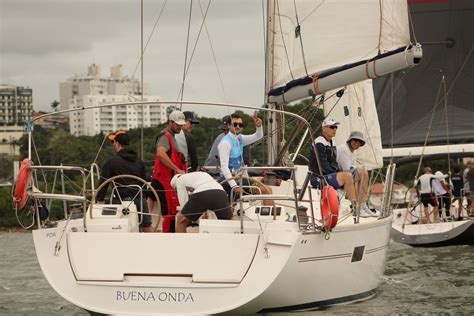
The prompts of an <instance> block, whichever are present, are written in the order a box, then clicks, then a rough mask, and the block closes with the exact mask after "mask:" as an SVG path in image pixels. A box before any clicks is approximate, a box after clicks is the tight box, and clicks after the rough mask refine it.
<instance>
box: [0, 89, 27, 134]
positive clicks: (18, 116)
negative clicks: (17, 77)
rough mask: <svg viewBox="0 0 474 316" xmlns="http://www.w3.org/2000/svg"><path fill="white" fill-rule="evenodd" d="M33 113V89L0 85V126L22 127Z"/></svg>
mask: <svg viewBox="0 0 474 316" xmlns="http://www.w3.org/2000/svg"><path fill="white" fill-rule="evenodd" d="M32 112H33V89H31V88H24V87H18V86H13V85H8V84H0V124H1V125H23V124H26V123H27V122H28V120H29V119H31V113H32Z"/></svg>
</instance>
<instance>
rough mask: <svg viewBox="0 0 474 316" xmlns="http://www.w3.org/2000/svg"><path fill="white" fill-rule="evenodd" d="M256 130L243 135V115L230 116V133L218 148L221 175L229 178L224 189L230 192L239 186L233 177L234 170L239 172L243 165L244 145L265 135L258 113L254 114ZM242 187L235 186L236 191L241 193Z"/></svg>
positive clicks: (236, 172)
mask: <svg viewBox="0 0 474 316" xmlns="http://www.w3.org/2000/svg"><path fill="white" fill-rule="evenodd" d="M253 121H254V123H255V127H256V131H255V133H254V134H252V135H242V134H241V131H242V128H243V126H244V124H243V120H242V117H241V116H240V115H239V114H237V113H234V114H232V115H231V116H230V121H229V124H228V127H229V133H227V135H225V136H224V137H223V138H222V140H221V142H220V143H219V145H218V146H217V149H218V151H219V162H220V167H221V177H222V178H224V179H226V180H228V182H227V183H225V184H224V189H225V190H226V192H227V193H230V191H231V189H232V188H233V187H235V186H237V182H236V181H235V180H233V179H231V178H232V171H233V172H234V174H238V173H239V171H240V168H241V167H242V165H243V148H244V146H247V145H250V144H253V143H255V142H256V141H258V140H260V139H261V138H262V137H263V129H262V120H261V119H260V118H259V117H257V116H256V115H254V116H253ZM239 189H240V188H235V189H234V192H236V193H239V192H240V190H239Z"/></svg>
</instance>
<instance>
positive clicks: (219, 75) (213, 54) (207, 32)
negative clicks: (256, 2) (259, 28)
mask: <svg viewBox="0 0 474 316" xmlns="http://www.w3.org/2000/svg"><path fill="white" fill-rule="evenodd" d="M211 1H212V0H209V4H208V5H207V9H206V14H204V13H203V12H202V5H201V1H198V3H199V9H200V10H201V16H202V19H203V21H204V28H205V29H206V34H207V39H208V40H209V46H210V48H211V52H212V59H213V60H214V65H216V71H217V76H218V77H219V83H220V85H221V89H222V95H223V97H224V100H227V94H226V92H225V89H224V81H223V80H222V76H221V72H220V70H219V64H218V63H217V58H216V53H215V51H214V46H213V45H212V40H211V35H210V34H209V29H208V27H207V23H206V22H205V21H206V16H207V10H208V9H209V5H210V4H211ZM262 1H263V0H262Z"/></svg>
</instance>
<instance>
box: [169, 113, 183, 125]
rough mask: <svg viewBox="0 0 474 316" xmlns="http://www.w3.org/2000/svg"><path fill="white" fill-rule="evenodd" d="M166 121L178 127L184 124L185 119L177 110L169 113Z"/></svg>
mask: <svg viewBox="0 0 474 316" xmlns="http://www.w3.org/2000/svg"><path fill="white" fill-rule="evenodd" d="M168 120H170V121H173V122H175V123H176V124H178V125H184V124H186V118H185V117H184V114H183V112H181V111H178V110H174V111H173V112H171V113H170V116H168Z"/></svg>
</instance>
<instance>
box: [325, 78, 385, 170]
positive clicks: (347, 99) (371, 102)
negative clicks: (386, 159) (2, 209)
mask: <svg viewBox="0 0 474 316" xmlns="http://www.w3.org/2000/svg"><path fill="white" fill-rule="evenodd" d="M334 93H336V91H331V92H329V93H328V95H333V94H334ZM324 114H325V115H327V116H330V117H332V118H333V119H334V120H336V121H337V122H340V123H341V124H340V125H339V128H338V130H337V134H336V137H335V143H336V144H337V145H341V144H344V143H345V142H346V141H347V138H348V137H349V134H350V133H351V132H353V131H359V132H362V133H363V134H364V137H365V139H366V145H365V146H363V147H361V148H359V149H358V150H357V164H358V165H359V166H362V167H364V168H365V169H367V170H372V169H377V168H381V167H382V166H383V157H382V141H381V139H382V138H381V135H380V125H379V120H378V117H377V110H376V107H375V99H374V93H373V88H372V80H365V81H363V82H359V83H356V84H353V85H350V86H348V87H347V89H346V91H345V93H344V95H343V96H342V97H341V98H337V97H336V96H335V95H334V96H333V97H331V98H329V99H328V100H326V101H325V102H324Z"/></svg>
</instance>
